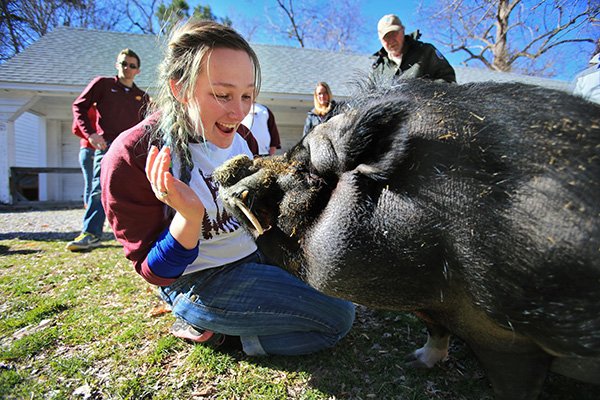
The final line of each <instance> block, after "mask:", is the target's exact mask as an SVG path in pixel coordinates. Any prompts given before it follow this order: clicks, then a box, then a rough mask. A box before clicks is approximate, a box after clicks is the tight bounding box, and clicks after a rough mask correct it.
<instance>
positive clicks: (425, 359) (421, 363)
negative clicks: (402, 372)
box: [404, 346, 448, 368]
mask: <svg viewBox="0 0 600 400" xmlns="http://www.w3.org/2000/svg"><path fill="white" fill-rule="evenodd" d="M447 358H448V351H447V350H436V349H433V348H431V347H426V346H424V347H421V348H420V349H417V350H415V351H414V352H412V353H411V354H409V355H408V356H406V358H405V359H404V360H405V361H406V364H407V365H408V366H409V367H411V368H433V366H434V365H435V364H436V363H437V362H438V361H443V360H445V359H447Z"/></svg>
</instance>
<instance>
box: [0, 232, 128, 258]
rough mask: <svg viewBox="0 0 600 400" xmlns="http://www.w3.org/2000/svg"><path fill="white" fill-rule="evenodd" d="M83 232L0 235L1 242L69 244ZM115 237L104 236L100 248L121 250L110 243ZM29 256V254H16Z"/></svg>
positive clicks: (113, 243) (117, 245)
mask: <svg viewBox="0 0 600 400" xmlns="http://www.w3.org/2000/svg"><path fill="white" fill-rule="evenodd" d="M80 233H81V232H79V231H72V232H8V233H0V240H29V241H34V242H69V241H71V240H73V239H75V238H76V237H77V236H79V234H80ZM113 239H114V236H113V235H112V234H110V233H104V234H103V235H102V244H101V245H100V246H99V247H98V248H119V247H121V246H120V245H119V244H118V243H116V242H112V243H111V242H110V241H111V240H113ZM14 254H29V253H14Z"/></svg>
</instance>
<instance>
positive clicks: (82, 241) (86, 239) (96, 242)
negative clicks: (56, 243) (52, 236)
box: [66, 232, 100, 251]
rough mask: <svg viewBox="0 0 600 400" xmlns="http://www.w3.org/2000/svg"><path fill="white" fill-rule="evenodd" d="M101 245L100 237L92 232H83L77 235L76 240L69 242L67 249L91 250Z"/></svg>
mask: <svg viewBox="0 0 600 400" xmlns="http://www.w3.org/2000/svg"><path fill="white" fill-rule="evenodd" d="M98 246H100V238H99V237H97V236H96V235H92V234H91V233H87V232H83V233H82V234H81V235H79V236H77V237H76V238H75V240H73V241H72V242H69V243H67V247H66V248H67V250H70V251H85V250H91V249H93V248H95V247H98Z"/></svg>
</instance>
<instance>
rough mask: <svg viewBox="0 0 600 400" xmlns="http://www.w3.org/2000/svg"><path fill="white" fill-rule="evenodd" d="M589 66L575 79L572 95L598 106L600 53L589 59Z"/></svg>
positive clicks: (599, 98) (599, 95)
mask: <svg viewBox="0 0 600 400" xmlns="http://www.w3.org/2000/svg"><path fill="white" fill-rule="evenodd" d="M589 64H590V66H589V67H588V68H587V69H585V70H584V71H582V72H581V73H579V74H578V75H577V76H576V77H575V88H574V89H573V94H574V95H576V96H581V97H583V98H584V99H586V100H589V101H593V102H594V103H597V104H600V53H597V54H596V55H594V56H593V57H592V58H591V59H590V63H589Z"/></svg>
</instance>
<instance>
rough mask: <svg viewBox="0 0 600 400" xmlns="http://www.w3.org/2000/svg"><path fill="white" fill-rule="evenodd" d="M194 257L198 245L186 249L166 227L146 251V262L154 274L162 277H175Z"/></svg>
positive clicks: (196, 255)
mask: <svg viewBox="0 0 600 400" xmlns="http://www.w3.org/2000/svg"><path fill="white" fill-rule="evenodd" d="M196 257H198V245H196V247H194V248H193V249H191V250H188V249H186V248H185V247H183V246H182V245H181V244H180V243H179V242H178V241H177V240H175V238H174V237H173V236H172V235H171V232H169V228H167V229H165V230H164V231H163V232H162V233H161V234H160V236H159V237H158V239H157V240H156V242H155V243H154V246H153V247H152V249H151V250H150V253H148V257H147V262H148V267H150V270H152V272H153V273H154V274H156V275H158V276H160V277H163V278H175V277H178V276H180V275H181V274H182V273H183V271H185V268H186V267H187V266H188V265H189V264H191V263H192V262H193V261H194V260H195V259H196Z"/></svg>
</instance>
